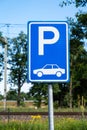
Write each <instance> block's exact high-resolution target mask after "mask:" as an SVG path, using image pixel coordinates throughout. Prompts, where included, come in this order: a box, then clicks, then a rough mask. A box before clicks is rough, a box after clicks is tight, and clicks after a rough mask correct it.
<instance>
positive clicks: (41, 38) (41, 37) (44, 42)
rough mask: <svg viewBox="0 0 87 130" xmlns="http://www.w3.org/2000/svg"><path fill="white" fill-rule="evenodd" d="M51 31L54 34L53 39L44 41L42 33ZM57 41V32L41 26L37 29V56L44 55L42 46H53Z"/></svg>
mask: <svg viewBox="0 0 87 130" xmlns="http://www.w3.org/2000/svg"><path fill="white" fill-rule="evenodd" d="M46 31H48V32H49V31H51V32H53V33H54V37H53V38H51V39H44V32H46ZM58 39H59V31H58V30H57V29H56V28H55V27H52V26H49V27H47V26H41V27H39V50H38V51H39V52H38V53H39V55H44V45H45V44H54V43H56V42H57V41H58Z"/></svg>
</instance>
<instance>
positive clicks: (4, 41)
mask: <svg viewBox="0 0 87 130" xmlns="http://www.w3.org/2000/svg"><path fill="white" fill-rule="evenodd" d="M0 41H1V42H2V43H3V44H4V45H5V52H4V111H5V110H6V92H7V44H8V42H7V39H6V38H4V37H0Z"/></svg>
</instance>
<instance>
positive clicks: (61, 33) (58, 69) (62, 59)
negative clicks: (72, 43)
mask: <svg viewBox="0 0 87 130" xmlns="http://www.w3.org/2000/svg"><path fill="white" fill-rule="evenodd" d="M68 44H69V43H68V24H67V22H59V21H58V22H57V21H41V22H39V21H31V22H28V82H30V81H31V82H39V81H40V82H68V81H69V47H68Z"/></svg>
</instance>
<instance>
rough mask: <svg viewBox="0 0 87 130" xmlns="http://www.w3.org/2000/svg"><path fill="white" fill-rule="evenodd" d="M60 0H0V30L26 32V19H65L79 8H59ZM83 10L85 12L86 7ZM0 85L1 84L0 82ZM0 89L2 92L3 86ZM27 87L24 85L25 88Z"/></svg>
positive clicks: (5, 33) (9, 32) (10, 34)
mask: <svg viewBox="0 0 87 130" xmlns="http://www.w3.org/2000/svg"><path fill="white" fill-rule="evenodd" d="M61 1H62V0H0V31H2V32H3V35H5V36H7V35H8V34H9V37H12V36H15V35H12V34H18V33H19V32H20V31H21V30H23V31H24V32H25V33H27V23H28V21H34V20H35V21H40V20H41V21H65V20H66V17H74V16H75V13H76V12H77V11H78V10H79V9H81V8H79V9H76V8H75V7H74V5H70V6H66V7H63V8H61V7H60V6H59V3H60V2H61ZM82 10H83V9H82ZM84 10H85V11H86V12H87V8H84ZM7 24H9V28H7ZM22 24H23V26H22ZM14 32H15V33H14ZM0 86H3V84H2V83H0ZM24 88H25V87H24ZM0 89H2V90H0V91H1V92H3V87H2V88H1V87H0ZM28 89H29V87H27V85H26V90H28Z"/></svg>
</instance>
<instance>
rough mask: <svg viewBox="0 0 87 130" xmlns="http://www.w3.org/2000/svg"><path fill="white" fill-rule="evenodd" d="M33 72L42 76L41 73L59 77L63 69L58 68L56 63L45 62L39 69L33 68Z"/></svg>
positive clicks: (63, 71)
mask: <svg viewBox="0 0 87 130" xmlns="http://www.w3.org/2000/svg"><path fill="white" fill-rule="evenodd" d="M33 73H34V74H36V75H37V76H38V77H42V76H43V75H56V76H57V77H61V76H62V74H65V69H63V68H60V67H59V66H58V65H57V64H46V65H45V66H44V67H42V68H40V69H35V70H33Z"/></svg>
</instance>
